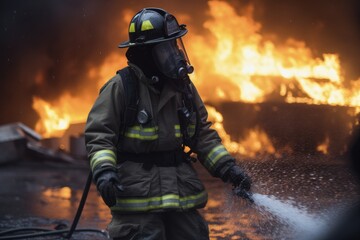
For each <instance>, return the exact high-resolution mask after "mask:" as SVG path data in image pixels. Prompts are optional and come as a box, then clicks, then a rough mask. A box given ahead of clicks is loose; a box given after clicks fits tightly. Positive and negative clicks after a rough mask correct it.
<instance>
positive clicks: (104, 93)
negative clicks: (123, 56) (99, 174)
mask: <svg viewBox="0 0 360 240" xmlns="http://www.w3.org/2000/svg"><path fill="white" fill-rule="evenodd" d="M120 80H121V79H120V76H119V75H116V76H115V77H113V78H112V79H111V80H109V81H108V82H107V83H106V84H105V85H104V86H103V87H102V88H101V90H100V94H99V96H98V97H97V99H96V101H95V103H94V105H93V107H92V108H91V110H90V112H89V115H88V118H87V122H86V127H85V144H86V150H87V154H88V159H89V160H90V167H91V170H92V171H93V172H94V170H95V169H97V168H98V167H102V166H109V165H112V166H114V165H115V164H116V162H117V156H116V149H117V144H118V139H119V133H120V125H121V120H122V119H123V118H122V117H121V116H122V114H123V110H122V109H124V101H125V100H124V94H122V93H124V87H123V85H122V81H120Z"/></svg>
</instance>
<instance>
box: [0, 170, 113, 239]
mask: <svg viewBox="0 0 360 240" xmlns="http://www.w3.org/2000/svg"><path fill="white" fill-rule="evenodd" d="M91 182H92V172H91V171H90V173H89V175H88V178H87V180H86V184H85V187H84V191H83V194H82V196H81V200H80V203H79V206H78V209H77V211H76V214H75V217H74V220H73V222H72V224H71V227H70V229H61V230H52V229H46V228H14V229H9V230H6V231H2V232H0V240H3V239H24V238H34V237H45V236H51V235H65V234H66V235H65V236H64V238H65V239H70V238H71V236H72V235H73V233H74V232H96V233H100V234H102V235H104V236H106V238H108V235H107V233H106V232H105V231H103V230H97V229H90V228H83V229H76V226H77V224H78V222H79V219H80V216H81V213H82V210H83V209H84V205H85V202H86V198H87V195H88V193H89V190H90V186H91ZM29 231H32V233H25V234H17V235H14V234H13V233H16V232H29ZM9 234H11V235H9Z"/></svg>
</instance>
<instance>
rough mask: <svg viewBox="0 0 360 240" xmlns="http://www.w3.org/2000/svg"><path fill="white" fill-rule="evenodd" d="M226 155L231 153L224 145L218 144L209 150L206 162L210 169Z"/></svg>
mask: <svg viewBox="0 0 360 240" xmlns="http://www.w3.org/2000/svg"><path fill="white" fill-rule="evenodd" d="M225 155H229V153H228V151H227V150H226V148H225V147H224V146H223V145H218V146H216V147H214V148H213V149H212V150H211V151H210V152H209V154H208V155H207V157H206V160H205V163H204V164H205V166H206V167H208V168H209V169H212V168H213V167H214V165H215V164H216V162H217V161H218V160H219V159H220V158H221V157H223V156H225Z"/></svg>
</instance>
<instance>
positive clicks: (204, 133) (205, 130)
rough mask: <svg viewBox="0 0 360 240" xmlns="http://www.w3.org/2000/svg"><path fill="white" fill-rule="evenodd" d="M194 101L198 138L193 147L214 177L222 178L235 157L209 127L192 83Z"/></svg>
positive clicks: (206, 115) (201, 103)
mask: <svg viewBox="0 0 360 240" xmlns="http://www.w3.org/2000/svg"><path fill="white" fill-rule="evenodd" d="M191 87H192V90H193V97H194V101H195V104H196V107H197V110H198V113H199V117H200V122H199V127H198V128H199V129H198V131H199V133H198V139H197V142H196V144H195V146H194V147H193V151H194V152H195V153H196V154H197V157H198V159H199V161H200V162H201V163H202V165H203V166H204V167H205V168H206V169H207V170H208V171H209V172H210V174H211V175H212V176H214V177H220V178H223V177H224V175H225V173H226V172H227V171H228V169H229V168H230V167H231V166H232V165H234V162H235V159H234V158H233V157H232V156H231V155H230V153H229V152H228V151H227V149H226V148H225V146H224V145H223V144H222V143H221V138H220V137H219V134H218V133H217V131H216V130H215V129H213V128H211V125H212V123H211V122H210V121H208V112H207V110H206V107H205V105H204V103H203V101H202V99H201V97H200V95H199V93H198V92H197V90H196V88H195V86H194V85H192V86H191Z"/></svg>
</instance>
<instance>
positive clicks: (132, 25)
mask: <svg viewBox="0 0 360 240" xmlns="http://www.w3.org/2000/svg"><path fill="white" fill-rule="evenodd" d="M134 32H135V23H130V27H129V33H134Z"/></svg>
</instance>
